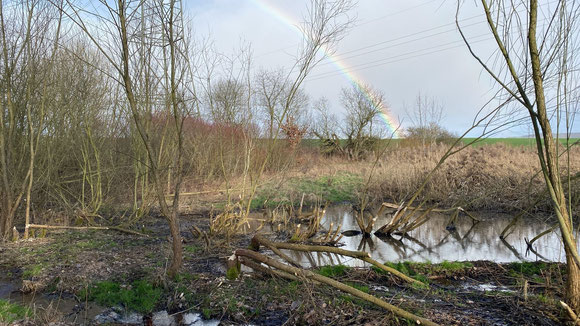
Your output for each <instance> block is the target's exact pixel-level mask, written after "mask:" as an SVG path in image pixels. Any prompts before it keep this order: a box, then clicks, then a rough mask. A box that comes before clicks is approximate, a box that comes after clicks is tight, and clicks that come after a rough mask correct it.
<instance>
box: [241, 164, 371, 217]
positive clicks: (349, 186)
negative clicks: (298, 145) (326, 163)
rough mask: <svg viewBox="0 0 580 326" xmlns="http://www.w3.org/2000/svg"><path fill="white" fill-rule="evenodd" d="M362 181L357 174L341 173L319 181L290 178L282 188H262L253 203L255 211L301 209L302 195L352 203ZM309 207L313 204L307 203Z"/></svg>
mask: <svg viewBox="0 0 580 326" xmlns="http://www.w3.org/2000/svg"><path fill="white" fill-rule="evenodd" d="M362 184H363V178H362V177H361V176H360V175H358V174H356V173H349V172H339V173H336V174H334V175H323V176H319V177H314V178H310V177H295V178H290V179H289V180H287V181H286V182H284V183H283V184H281V185H279V186H278V185H276V184H268V185H265V186H264V187H262V188H261V189H260V190H259V192H258V194H257V195H256V198H255V199H254V201H253V202H252V209H259V208H262V207H272V208H273V207H276V206H278V205H280V204H291V205H295V206H297V205H299V203H300V199H301V197H302V194H307V195H308V194H314V195H316V196H317V197H318V198H321V199H322V200H324V201H329V202H330V203H341V202H353V201H355V200H356V199H357V196H356V194H357V190H358V189H360V187H361V186H362ZM306 204H314V203H313V202H308V199H306Z"/></svg>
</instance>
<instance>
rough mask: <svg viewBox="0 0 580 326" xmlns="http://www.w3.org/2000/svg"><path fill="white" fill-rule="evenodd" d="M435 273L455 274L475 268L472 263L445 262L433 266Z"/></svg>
mask: <svg viewBox="0 0 580 326" xmlns="http://www.w3.org/2000/svg"><path fill="white" fill-rule="evenodd" d="M433 267H434V269H435V271H450V272H455V271H459V270H463V269H467V268H471V267H473V264H472V263H470V262H461V261H444V262H442V263H439V264H436V265H433Z"/></svg>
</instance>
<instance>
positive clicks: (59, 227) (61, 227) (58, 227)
mask: <svg viewBox="0 0 580 326" xmlns="http://www.w3.org/2000/svg"><path fill="white" fill-rule="evenodd" d="M26 227H27V228H29V229H53V230H115V231H119V232H123V233H128V234H133V235H139V236H142V237H147V238H149V235H147V234H144V233H141V232H137V231H133V230H128V229H125V228H122V227H119V226H65V225H44V224H27V225H26Z"/></svg>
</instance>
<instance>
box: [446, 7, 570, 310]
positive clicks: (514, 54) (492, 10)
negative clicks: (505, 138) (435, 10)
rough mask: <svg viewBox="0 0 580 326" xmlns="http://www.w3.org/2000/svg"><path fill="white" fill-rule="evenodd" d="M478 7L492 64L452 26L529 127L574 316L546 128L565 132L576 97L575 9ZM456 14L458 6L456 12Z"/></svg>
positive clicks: (563, 204) (557, 177)
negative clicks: (491, 45) (553, 219)
mask: <svg viewBox="0 0 580 326" xmlns="http://www.w3.org/2000/svg"><path fill="white" fill-rule="evenodd" d="M480 2H481V5H482V10H483V13H482V14H483V15H484V16H485V18H486V21H487V24H488V27H489V30H490V33H491V34H492V36H493V38H494V40H495V44H496V47H497V55H498V60H497V61H496V63H495V64H493V65H491V64H488V62H487V60H484V59H483V58H481V57H480V55H478V52H477V51H476V49H475V48H474V45H473V44H472V43H470V42H469V37H468V36H467V35H466V33H465V32H464V31H463V30H462V29H461V26H460V24H459V19H458V18H457V19H456V22H457V26H458V28H459V31H460V33H461V36H462V38H463V40H464V41H465V44H466V45H467V48H468V49H469V51H470V53H471V55H472V56H473V57H474V58H475V59H476V60H477V61H478V62H479V64H481V66H482V67H483V69H484V70H485V71H486V72H487V73H488V74H489V75H490V76H491V77H492V79H493V80H494V81H495V82H496V83H497V85H499V87H500V88H501V89H502V90H503V91H504V94H505V95H504V100H505V101H507V102H511V103H513V106H514V107H519V108H521V109H523V113H524V114H525V115H527V117H528V121H529V123H530V124H531V126H532V128H533V131H534V137H535V140H536V146H537V153H538V160H539V162H540V166H541V170H542V175H543V177H544V180H545V182H546V187H547V189H548V193H549V197H550V200H551V203H552V207H553V212H554V214H555V215H556V216H557V218H558V223H559V227H560V233H561V236H562V242H563V243H564V249H565V252H566V261H567V271H568V279H567V285H566V300H567V301H568V303H569V305H570V307H572V309H573V310H575V311H576V313H578V312H580V257H579V256H578V249H577V248H578V243H577V239H575V237H574V220H573V218H572V215H571V214H572V210H571V207H570V206H569V204H570V198H568V196H570V195H571V194H570V192H569V191H568V192H567V191H566V190H565V188H564V186H563V182H562V178H563V177H564V174H563V172H564V171H563V170H562V168H561V162H560V160H559V157H560V155H559V151H560V149H559V148H558V144H559V140H558V139H557V138H558V136H556V138H555V137H554V128H553V127H552V124H553V122H555V123H556V124H557V126H560V121H561V119H564V118H565V119H566V128H567V130H568V132H569V130H570V129H569V127H570V121H569V118H570V107H571V106H572V105H573V101H575V99H576V98H577V91H578V87H577V86H578V85H577V82H578V80H579V77H580V76H578V73H579V72H580V69H578V68H579V67H578V63H577V60H576V58H575V56H576V55H577V54H578V52H577V50H578V48H577V46H578V44H577V39H578V35H579V34H578V32H579V23H580V4H579V3H578V2H577V1H565V0H562V1H556V2H551V3H546V4H542V6H541V8H539V7H540V6H539V4H538V1H537V0H529V1H528V0H520V1H511V2H508V1H491V2H489V1H487V0H481V1H480ZM459 10H460V2H458V5H457V12H458V13H459ZM539 22H542V23H541V24H539ZM561 113H563V114H561ZM558 132H559V130H558V128H556V133H557V134H558ZM568 170H569V169H568Z"/></svg>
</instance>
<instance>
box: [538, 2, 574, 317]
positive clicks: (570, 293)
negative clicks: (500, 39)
mask: <svg viewBox="0 0 580 326" xmlns="http://www.w3.org/2000/svg"><path fill="white" fill-rule="evenodd" d="M529 11H530V12H529V13H530V25H529V33H528V41H529V42H528V45H529V51H530V60H531V66H532V78H533V82H534V91H535V95H536V110H537V117H535V116H534V115H532V116H531V118H532V120H534V118H537V121H538V123H539V124H540V127H541V130H542V135H543V140H544V149H545V150H542V144H541V142H539V141H536V143H537V146H538V156H539V159H540V161H542V160H545V164H544V165H542V166H543V173H544V178H545V180H546V184H547V186H548V190H549V192H550V197H551V199H552V206H553V208H554V211H555V213H556V215H557V217H558V222H559V223H560V231H561V234H562V238H563V239H562V240H563V242H564V250H565V251H566V262H567V264H566V265H567V270H568V281H567V284H566V285H567V286H566V299H567V300H568V302H569V306H570V307H571V308H572V309H573V310H574V311H580V269H579V266H580V262H579V261H578V251H577V246H576V239H574V234H573V228H572V223H571V220H570V216H569V212H568V209H567V206H566V197H565V193H564V189H563V186H562V180H561V179H560V169H559V168H558V154H557V153H556V142H555V141H554V136H553V135H552V128H551V126H550V120H549V117H548V114H547V108H546V98H545V93H544V92H545V90H544V84H543V76H542V66H541V61H540V54H539V51H538V44H537V39H536V27H537V19H538V17H537V15H538V1H537V0H530V9H529Z"/></svg>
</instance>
